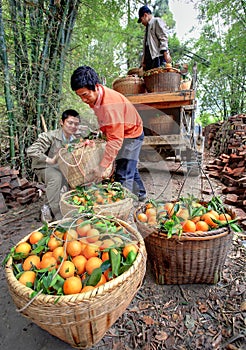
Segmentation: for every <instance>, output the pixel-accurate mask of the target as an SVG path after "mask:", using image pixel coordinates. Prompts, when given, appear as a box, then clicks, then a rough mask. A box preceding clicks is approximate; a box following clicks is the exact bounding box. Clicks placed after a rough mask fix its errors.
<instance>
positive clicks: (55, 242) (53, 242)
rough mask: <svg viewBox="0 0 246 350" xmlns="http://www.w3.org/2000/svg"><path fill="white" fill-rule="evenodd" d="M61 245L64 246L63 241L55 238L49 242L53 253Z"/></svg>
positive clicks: (51, 238)
mask: <svg viewBox="0 0 246 350" xmlns="http://www.w3.org/2000/svg"><path fill="white" fill-rule="evenodd" d="M61 245H62V241H60V240H58V239H56V238H55V237H54V236H52V237H50V239H49V241H48V247H49V249H50V250H51V251H53V250H54V249H56V248H57V247H60V246H61Z"/></svg>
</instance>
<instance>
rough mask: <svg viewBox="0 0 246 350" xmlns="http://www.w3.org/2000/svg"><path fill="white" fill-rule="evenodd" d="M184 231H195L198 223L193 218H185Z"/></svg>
mask: <svg viewBox="0 0 246 350" xmlns="http://www.w3.org/2000/svg"><path fill="white" fill-rule="evenodd" d="M182 228H183V232H195V231H196V224H195V223H194V222H193V221H191V220H185V221H184V223H183V225H182Z"/></svg>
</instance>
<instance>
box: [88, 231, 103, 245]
mask: <svg viewBox="0 0 246 350" xmlns="http://www.w3.org/2000/svg"><path fill="white" fill-rule="evenodd" d="M99 236H100V232H99V231H98V230H97V229H96V228H91V229H89V230H88V231H87V232H86V238H87V241H88V242H89V243H94V242H96V241H97V240H98V239H99Z"/></svg>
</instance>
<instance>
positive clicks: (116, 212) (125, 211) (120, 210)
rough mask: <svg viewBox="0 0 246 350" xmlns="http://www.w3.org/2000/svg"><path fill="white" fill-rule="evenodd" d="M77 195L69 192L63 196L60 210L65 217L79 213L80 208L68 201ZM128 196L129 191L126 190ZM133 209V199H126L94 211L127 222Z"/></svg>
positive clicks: (97, 207)
mask: <svg viewBox="0 0 246 350" xmlns="http://www.w3.org/2000/svg"><path fill="white" fill-rule="evenodd" d="M73 194H75V191H73V190H72V191H69V192H66V193H64V194H63V195H62V196H61V200H60V209H61V213H62V215H63V216H67V215H68V214H69V213H74V212H75V213H76V212H78V210H79V208H80V206H79V205H73V204H70V203H68V199H69V198H71V197H72V196H73ZM126 194H127V190H126ZM132 208H133V198H130V197H126V198H124V199H122V200H121V201H119V202H114V203H112V204H101V205H97V206H94V207H93V211H94V213H96V214H100V215H104V216H107V215H110V216H114V217H116V218H119V219H121V220H127V219H128V217H129V215H130V212H131V210H132Z"/></svg>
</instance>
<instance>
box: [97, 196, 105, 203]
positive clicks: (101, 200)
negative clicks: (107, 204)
mask: <svg viewBox="0 0 246 350" xmlns="http://www.w3.org/2000/svg"><path fill="white" fill-rule="evenodd" d="M104 201H105V200H104V198H103V196H102V195H100V194H98V195H96V203H98V204H103V203H104Z"/></svg>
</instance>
